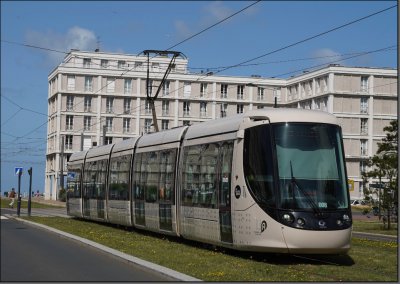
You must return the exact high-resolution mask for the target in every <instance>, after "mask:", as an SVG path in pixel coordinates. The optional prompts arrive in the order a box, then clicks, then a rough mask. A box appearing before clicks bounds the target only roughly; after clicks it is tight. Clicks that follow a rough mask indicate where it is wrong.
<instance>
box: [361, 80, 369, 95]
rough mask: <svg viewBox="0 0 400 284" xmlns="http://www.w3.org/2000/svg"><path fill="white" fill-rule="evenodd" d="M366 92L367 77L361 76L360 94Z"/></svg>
mask: <svg viewBox="0 0 400 284" xmlns="http://www.w3.org/2000/svg"><path fill="white" fill-rule="evenodd" d="M367 91H368V76H361V92H367Z"/></svg>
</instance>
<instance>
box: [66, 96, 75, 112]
mask: <svg viewBox="0 0 400 284" xmlns="http://www.w3.org/2000/svg"><path fill="white" fill-rule="evenodd" d="M67 110H74V97H73V96H67Z"/></svg>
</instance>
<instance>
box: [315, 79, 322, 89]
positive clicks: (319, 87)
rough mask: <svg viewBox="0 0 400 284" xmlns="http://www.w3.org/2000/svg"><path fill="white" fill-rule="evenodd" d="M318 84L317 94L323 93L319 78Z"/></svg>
mask: <svg viewBox="0 0 400 284" xmlns="http://www.w3.org/2000/svg"><path fill="white" fill-rule="evenodd" d="M316 83H317V93H320V92H321V78H318V79H317V80H316Z"/></svg>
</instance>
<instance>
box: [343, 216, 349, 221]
mask: <svg viewBox="0 0 400 284" xmlns="http://www.w3.org/2000/svg"><path fill="white" fill-rule="evenodd" d="M343 221H345V222H350V217H349V215H347V214H344V215H343Z"/></svg>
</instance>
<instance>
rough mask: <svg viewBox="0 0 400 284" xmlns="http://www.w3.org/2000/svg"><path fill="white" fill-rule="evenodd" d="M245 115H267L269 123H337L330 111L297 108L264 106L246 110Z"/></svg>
mask: <svg viewBox="0 0 400 284" xmlns="http://www.w3.org/2000/svg"><path fill="white" fill-rule="evenodd" d="M244 116H245V117H249V118H250V119H262V118H263V117H265V119H266V118H267V117H268V118H269V120H270V121H271V123H279V122H319V123H328V124H338V121H337V118H336V117H335V116H334V115H333V114H330V113H327V112H324V111H319V110H309V109H298V108H266V109H257V110H252V111H249V112H246V113H245V114H244Z"/></svg>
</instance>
